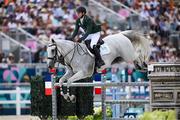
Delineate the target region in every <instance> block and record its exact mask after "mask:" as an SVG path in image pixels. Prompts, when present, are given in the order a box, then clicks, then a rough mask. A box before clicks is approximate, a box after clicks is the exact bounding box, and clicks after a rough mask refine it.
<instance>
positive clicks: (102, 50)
mask: <svg viewBox="0 0 180 120" xmlns="http://www.w3.org/2000/svg"><path fill="white" fill-rule="evenodd" d="M100 53H101V55H106V54H109V53H110V49H109V47H108V45H107V44H106V43H104V44H102V45H101V47H100Z"/></svg>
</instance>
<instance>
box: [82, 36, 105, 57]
mask: <svg viewBox="0 0 180 120" xmlns="http://www.w3.org/2000/svg"><path fill="white" fill-rule="evenodd" d="M84 42H85V44H86V47H87V48H88V50H89V51H90V52H91V53H92V54H94V50H93V49H92V48H91V46H90V43H91V41H90V40H86V41H84ZM103 44H104V41H103V40H102V39H101V38H99V40H98V43H97V45H96V46H97V47H98V48H100V47H101V45H103Z"/></svg>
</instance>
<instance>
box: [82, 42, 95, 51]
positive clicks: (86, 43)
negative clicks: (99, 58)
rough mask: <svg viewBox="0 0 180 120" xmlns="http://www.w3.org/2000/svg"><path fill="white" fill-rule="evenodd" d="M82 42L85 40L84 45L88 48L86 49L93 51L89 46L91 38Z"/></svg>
mask: <svg viewBox="0 0 180 120" xmlns="http://www.w3.org/2000/svg"><path fill="white" fill-rule="evenodd" d="M84 42H85V45H86V47H87V48H88V50H89V51H90V52H91V53H93V54H94V51H93V49H92V48H91V46H90V44H91V40H86V41H84Z"/></svg>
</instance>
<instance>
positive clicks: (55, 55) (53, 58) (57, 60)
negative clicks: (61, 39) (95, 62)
mask: <svg viewBox="0 0 180 120" xmlns="http://www.w3.org/2000/svg"><path fill="white" fill-rule="evenodd" d="M51 46H55V49H54V50H55V54H54V56H53V57H47V59H50V60H53V62H54V63H55V62H60V63H61V61H62V60H64V59H65V57H67V55H68V54H70V53H71V52H72V51H73V55H72V57H71V59H70V62H69V65H70V64H71V62H72V59H73V57H74V54H75V48H76V47H77V51H78V53H79V54H80V52H79V49H78V46H80V48H81V49H82V50H83V48H82V46H81V45H80V44H79V43H74V47H73V48H72V49H71V50H70V51H69V52H67V53H66V54H65V55H62V54H61V52H60V50H59V49H58V48H57V44H56V43H53V44H50V45H49V46H48V47H51ZM83 52H84V54H87V52H86V51H84V50H83ZM58 53H60V56H59V54H58ZM84 54H80V55H84ZM60 60H61V61H60Z"/></svg>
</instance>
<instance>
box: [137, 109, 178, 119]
mask: <svg viewBox="0 0 180 120" xmlns="http://www.w3.org/2000/svg"><path fill="white" fill-rule="evenodd" d="M138 120H176V112H175V111H174V110H168V111H158V110H156V111H153V112H145V113H144V114H143V115H140V116H139V119H138Z"/></svg>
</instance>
